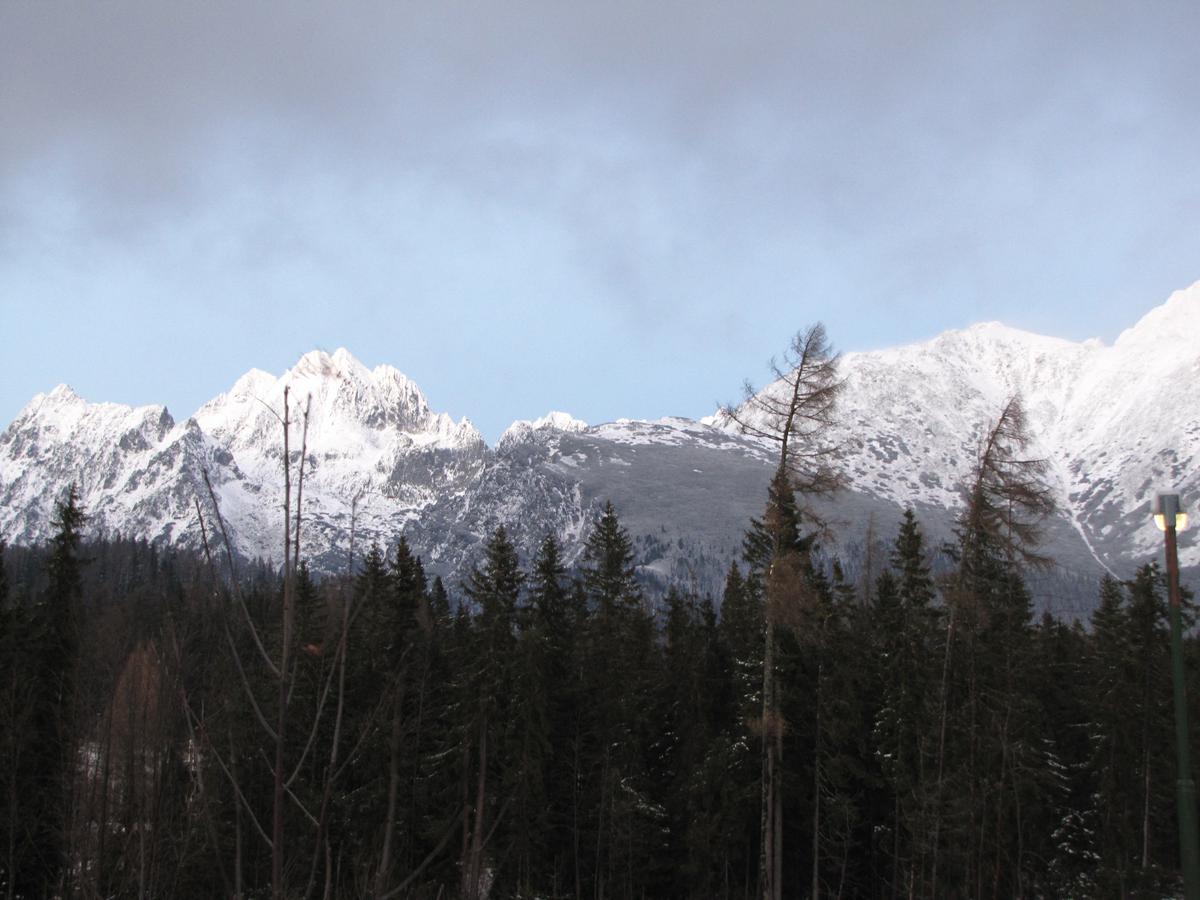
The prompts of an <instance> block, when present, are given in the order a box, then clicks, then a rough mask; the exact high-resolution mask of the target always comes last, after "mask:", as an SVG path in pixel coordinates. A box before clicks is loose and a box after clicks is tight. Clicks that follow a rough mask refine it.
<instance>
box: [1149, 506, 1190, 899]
mask: <svg viewBox="0 0 1200 900" xmlns="http://www.w3.org/2000/svg"><path fill="white" fill-rule="evenodd" d="M1154 524H1155V525H1157V526H1158V528H1159V530H1160V531H1162V532H1163V534H1164V536H1165V537H1166V541H1167V590H1168V594H1169V597H1170V604H1171V605H1170V619H1171V681H1172V683H1173V686H1174V690H1175V750H1176V754H1177V755H1178V762H1179V773H1178V780H1177V781H1176V782H1175V801H1176V804H1177V806H1178V813H1179V857H1180V860H1181V861H1182V863H1183V892H1184V896H1185V897H1186V898H1187V900H1200V851H1198V849H1197V842H1196V783H1195V782H1194V781H1192V767H1191V763H1189V762H1188V724H1187V699H1186V697H1185V696H1184V692H1183V626H1182V624H1181V621H1180V609H1179V557H1178V555H1177V552H1176V546H1175V532H1176V529H1182V528H1186V527H1187V513H1185V512H1184V511H1183V510H1181V509H1180V508H1179V495H1178V494H1159V495H1158V498H1157V500H1155V503H1154Z"/></svg>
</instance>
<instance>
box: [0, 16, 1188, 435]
mask: <svg viewBox="0 0 1200 900" xmlns="http://www.w3.org/2000/svg"><path fill="white" fill-rule="evenodd" d="M1197 34H1200V4H1196V3H1195V2H1194V0H1187V2H1170V0H1164V2H1156V3H1153V4H1145V3H1132V2H1130V3H1115V2H1106V0H1090V2H1078V3H1076V2H1068V0H1064V2H1054V3H1046V2H1044V0H1039V2H1033V3H1022V2H1005V3H1000V4H983V3H972V2H966V3H964V2H962V0H955V2H946V3H922V2H906V3H885V2H873V3H863V2H854V0H841V2H829V3H813V2H805V0H792V2H786V3H770V2H756V0H744V2H736V3H734V2H729V3H715V2H710V0H688V2H673V0H654V2H640V3H631V2H624V0H607V2H605V3H571V2H561V0H554V2H544V3H533V2H520V0H515V2H505V3H499V2H494V0H492V2H476V3H461V2H454V0H439V2H427V3H416V2H405V0H390V2H384V3H374V2H371V0H356V2H354V3H335V2H326V0H287V2H285V0H273V2H253V0H234V2H226V0H204V2H192V0H172V2H170V3H162V2H159V0H150V2H144V3H142V2H131V0H79V2H71V3H68V2H58V0H0V337H2V342H0V427H3V426H4V425H6V424H7V423H8V422H9V421H11V420H12V419H13V418H14V417H15V416H16V415H17V413H18V412H19V411H20V409H21V408H22V407H23V406H24V405H25V404H26V403H27V402H28V401H29V399H30V398H31V397H32V396H33V395H34V394H35V393H38V392H42V391H48V390H50V389H51V388H52V387H54V386H55V385H56V384H58V383H60V382H66V383H68V384H70V385H71V386H72V387H73V388H74V389H75V390H76V391H77V392H78V393H80V394H81V395H82V396H84V397H85V398H86V399H88V400H91V401H101V400H104V401H115V402H121V403H129V404H135V405H140V404H146V403H165V404H167V406H168V408H169V409H170V410H171V412H172V414H173V415H174V416H175V417H176V419H177V420H182V419H184V418H185V417H187V416H188V415H190V414H191V413H192V412H194V411H195V409H196V408H197V407H199V406H200V405H201V404H202V403H203V402H204V401H205V400H207V399H209V398H211V397H213V396H215V395H216V394H218V393H220V392H221V391H224V390H227V389H228V388H229V387H230V386H231V385H232V384H233V382H234V381H235V380H236V379H237V378H238V376H239V375H241V374H242V373H244V372H245V371H247V370H248V369H250V368H252V367H256V368H260V369H265V370H267V371H269V372H274V373H280V372H282V371H283V370H284V369H286V368H287V367H288V366H290V365H292V364H293V363H294V362H295V361H296V360H297V359H298V358H299V356H300V355H302V354H303V353H304V352H306V351H308V350H311V349H314V348H318V349H326V350H329V351H332V350H334V349H336V348H337V347H341V346H344V347H346V348H347V349H348V350H350V352H351V353H353V354H354V355H355V356H356V357H358V358H359V359H360V360H362V361H363V362H364V363H366V364H368V365H370V366H374V365H377V364H380V363H389V364H391V365H394V366H396V367H397V368H399V369H400V370H401V371H403V372H405V373H406V374H407V375H408V376H409V377H411V378H412V379H414V380H415V381H416V382H417V384H419V385H420V386H421V388H422V389H423V391H424V393H425V394H426V396H427V398H428V399H429V401H430V404H431V406H433V408H434V409H435V410H437V411H440V412H447V413H449V414H450V415H452V416H453V417H455V418H459V417H462V416H466V417H468V418H470V419H471V421H472V422H474V423H475V424H476V426H477V427H478V428H479V429H480V430H481V431H482V433H483V434H484V436H485V437H486V438H488V439H489V440H490V441H494V440H495V439H496V438H497V437H498V435H499V434H500V432H501V431H502V430H503V429H504V428H505V427H506V426H507V425H508V424H509V423H510V422H511V421H513V420H514V419H519V418H536V417H537V416H540V415H542V414H544V413H545V412H547V411H549V410H551V409H559V410H565V411H568V412H570V413H572V414H574V415H575V416H577V417H579V418H582V419H584V420H586V421H588V422H593V423H596V422H603V421H609V420H612V419H615V418H617V417H622V416H625V417H631V418H657V417H659V416H664V415H685V416H693V417H696V416H701V415H705V414H708V413H710V412H712V411H713V409H714V408H715V406H716V405H717V404H718V403H721V402H729V401H732V400H736V399H738V397H739V396H740V390H741V385H742V383H743V380H745V379H747V378H748V379H750V380H752V381H754V382H756V383H760V382H761V381H762V380H763V379H764V376H765V374H766V371H767V370H766V361H767V360H768V358H770V357H771V356H772V355H773V354H777V353H778V352H780V351H782V350H783V348H784V347H785V346H786V344H787V342H788V339H789V338H790V336H791V335H792V334H793V333H795V332H796V331H797V330H798V329H801V328H803V327H805V326H806V325H808V324H810V323H812V322H816V321H822V322H824V323H825V325H826V328H827V330H828V332H829V335H830V338H831V340H832V342H833V343H834V345H835V346H836V347H837V348H838V349H841V350H845V351H852V350H867V349H874V348H880V347H888V346H894V345H898V344H904V343H909V342H912V341H917V340H924V339H927V338H930V337H933V336H934V335H936V334H938V333H939V332H941V331H943V330H945V329H948V328H961V327H965V326H967V325H970V324H972V323H974V322H978V321H988V320H999V321H1003V322H1005V323H1006V324H1009V325H1011V326H1014V327H1018V328H1024V329H1027V330H1030V331H1035V332H1039V333H1043V334H1051V335H1056V336H1059V337H1065V338H1070V339H1073V340H1083V339H1086V338H1090V337H1099V338H1101V339H1102V340H1105V341H1108V342H1111V341H1112V340H1114V339H1115V338H1116V336H1117V335H1118V334H1119V333H1120V332H1121V331H1122V330H1123V329H1124V328H1127V327H1130V326H1132V325H1133V324H1134V323H1135V322H1136V321H1137V319H1138V318H1140V317H1141V316H1142V315H1143V314H1145V313H1146V312H1148V311H1149V310H1150V309H1151V308H1153V307H1154V306H1157V305H1158V304H1160V303H1162V302H1163V301H1164V300H1165V299H1166V297H1167V296H1168V295H1169V294H1170V292H1171V291H1173V290H1175V289H1178V288H1183V287H1186V286H1188V285H1190V284H1191V283H1193V282H1195V281H1196V280H1198V279H1200V165H1197V156H1196V152H1197V151H1196V148H1197V147H1200V78H1198V77H1197V70H1196V64H1195V38H1196V35H1197Z"/></svg>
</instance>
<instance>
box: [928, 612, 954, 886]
mask: <svg viewBox="0 0 1200 900" xmlns="http://www.w3.org/2000/svg"><path fill="white" fill-rule="evenodd" d="M953 640H954V607H953V606H951V607H950V616H949V618H948V619H947V620H946V650H945V653H944V655H943V657H942V692H941V693H942V711H941V715H940V721H939V724H938V762H937V793H936V795H935V797H934V808H933V852H932V857H933V860H932V862H931V864H930V875H929V896H930V897H936V896H937V891H938V880H937V877H938V850H939V849H940V848H939V846H938V839H939V838H940V837H941V831H942V790H943V787H944V785H945V781H944V776H945V772H946V718H947V715H946V711H947V701H948V696H947V695H948V688H949V681H950V644H951V642H952V641H953Z"/></svg>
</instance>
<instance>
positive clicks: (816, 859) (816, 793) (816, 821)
mask: <svg viewBox="0 0 1200 900" xmlns="http://www.w3.org/2000/svg"><path fill="white" fill-rule="evenodd" d="M821 668H822V666H821V663H817V697H816V703H815V704H814V705H815V707H816V710H815V712H814V719H815V722H814V724H815V726H816V727H815V734H814V738H813V838H812V896H813V900H816V898H818V897H820V896H821V688H822V685H821ZM839 893H840V891H839Z"/></svg>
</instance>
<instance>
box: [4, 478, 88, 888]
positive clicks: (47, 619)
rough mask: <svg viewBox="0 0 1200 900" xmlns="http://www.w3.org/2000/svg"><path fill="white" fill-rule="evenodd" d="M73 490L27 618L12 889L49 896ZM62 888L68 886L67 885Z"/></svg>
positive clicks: (74, 540)
mask: <svg viewBox="0 0 1200 900" xmlns="http://www.w3.org/2000/svg"><path fill="white" fill-rule="evenodd" d="M84 519H85V517H84V513H83V508H82V507H81V506H80V504H79V493H78V492H77V491H76V489H75V485H74V484H72V485H71V486H70V488H69V489H68V491H67V496H66V497H65V499H64V500H62V501H61V502H59V503H58V504H57V505H56V508H55V517H54V528H55V533H54V536H53V537H52V538H51V540H50V557H49V560H48V561H47V565H46V570H47V575H48V576H49V584H48V587H47V589H46V592H45V594H44V595H43V597H42V600H41V602H40V603H39V604H38V605H37V606H36V607H35V609H34V611H33V616H32V619H33V621H32V623H31V624H32V629H33V634H32V641H33V643H34V645H35V646H36V653H35V656H34V659H35V668H34V684H35V688H34V696H33V698H32V703H31V710H30V718H29V723H28V728H29V732H28V733H29V737H30V742H29V748H30V751H31V752H30V753H29V754H28V755H29V757H30V758H29V765H30V767H29V768H28V769H27V770H25V772H24V773H23V774H22V776H21V784H22V791H23V792H27V796H28V798H29V807H28V808H27V809H26V811H25V813H24V816H25V817H26V818H25V821H26V822H28V823H29V824H28V826H27V827H28V828H29V829H30V830H31V833H32V839H31V841H30V850H31V854H30V856H28V857H27V858H26V860H25V861H24V864H23V865H21V866H20V867H19V868H18V869H17V871H16V872H15V873H14V878H13V884H14V885H15V886H16V888H17V890H16V893H17V894H18V895H20V894H26V895H29V896H50V895H51V894H53V893H55V892H56V891H59V890H62V889H63V887H64V879H68V878H69V874H68V872H67V869H66V857H65V854H66V850H67V825H68V821H67V812H68V809H69V802H70V794H71V791H72V790H73V788H74V777H73V774H74V771H73V766H72V760H73V757H74V750H75V743H74V742H75V733H74V729H73V725H74V713H75V703H76V699H77V698H76V672H77V666H78V661H79V641H80V631H79V626H80V618H81V610H80V603H81V599H82V591H83V580H82V572H81V566H82V564H83V560H82V559H81V558H80V552H79V551H80V543H81V540H82V534H81V529H82V527H83V523H84ZM68 889H69V888H68Z"/></svg>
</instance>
